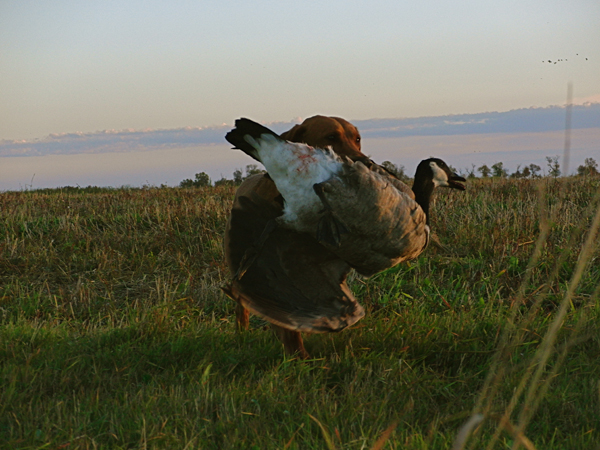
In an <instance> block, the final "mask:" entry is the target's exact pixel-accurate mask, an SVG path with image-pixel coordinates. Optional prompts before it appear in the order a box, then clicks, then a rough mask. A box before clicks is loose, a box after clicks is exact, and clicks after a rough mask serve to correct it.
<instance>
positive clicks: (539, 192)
mask: <svg viewBox="0 0 600 450" xmlns="http://www.w3.org/2000/svg"><path fill="white" fill-rule="evenodd" d="M599 191H600V179H598V178H583V177H577V178H575V177H573V178H566V179H556V180H555V179H549V178H545V179H541V180H497V179H494V180H475V181H472V182H470V183H469V186H468V190H467V191H466V192H454V191H441V192H439V193H438V194H437V197H436V201H435V204H434V206H433V217H432V228H433V230H434V231H435V233H436V234H437V236H438V241H439V243H438V244H437V245H431V246H430V247H429V249H428V250H427V251H426V252H425V253H424V254H423V255H421V256H420V257H419V259H417V260H416V261H412V262H411V263H410V264H402V265H400V266H397V267H395V268H392V269H389V270H387V271H385V272H383V273H380V274H378V275H375V276H373V277H371V278H370V279H362V278H359V277H356V276H352V279H351V285H352V288H353V290H354V292H355V294H356V295H357V298H359V300H360V302H361V303H362V304H363V306H365V309H366V310H367V315H366V317H365V318H364V319H363V320H362V321H360V322H358V324H357V325H356V326H354V327H352V328H351V329H350V330H346V331H344V332H342V333H339V334H328V335H310V336H307V337H306V339H305V341H306V347H307V350H308V351H309V352H310V354H311V355H312V357H313V359H312V360H309V361H305V362H303V361H297V360H294V359H290V358H286V357H285V356H284V355H283V352H282V348H281V345H280V344H279V343H278V341H277V340H276V339H275V337H274V336H273V334H272V333H271V331H270V330H269V329H268V327H267V326H266V324H265V322H264V321H262V320H260V319H258V318H252V320H251V330H250V331H248V332H244V333H237V332H236V331H235V326H234V322H235V320H234V314H233V309H234V305H233V302H231V301H230V300H228V299H227V298H225V297H224V295H223V294H222V293H221V291H220V286H221V285H222V284H223V283H224V282H225V281H226V280H227V278H228V276H229V274H228V272H227V269H226V266H225V264H224V261H223V254H222V248H221V246H222V233H223V229H224V225H225V221H226V219H227V214H228V211H229V208H230V206H231V201H232V198H233V193H234V191H233V189H232V188H230V187H218V188H206V189H189V190H188V189H176V188H161V189H153V188H146V189H93V188H90V189H74V188H70V189H57V190H43V191H31V192H5V193H0V217H1V220H0V448H11V449H13V448H14V449H37V448H48V449H59V448H68V449H75V448H77V449H79V448H82V449H83V448H90V449H93V448H106V449H120V448H122V449H125V448H156V449H162V448H173V449H182V448H189V449H192V448H203V449H237V448H239V449H282V448H288V449H325V448H328V449H332V448H335V449H363V448H364V449H369V448H389V449H450V448H452V446H453V442H454V441H455V439H456V436H457V435H458V434H459V432H460V431H461V430H463V431H466V429H465V428H464V425H465V423H466V422H467V421H468V420H469V418H470V417H472V416H473V415H474V414H482V416H483V418H484V420H483V421H482V422H481V424H480V425H479V426H478V427H475V428H473V429H471V430H470V433H469V434H468V437H469V439H468V441H467V443H466V445H465V446H464V447H457V448H471V449H480V448H482V449H483V448H490V449H492V448H494V449H496V448H497V449H501V448H537V449H588V448H589V449H598V448H599V444H598V443H599V442H600V332H599V331H600V330H599V329H600V313H599V308H598V306H599V290H600V288H599V286H600V263H599V261H600V250H599V249H598V240H599V239H598V234H597V231H596V232H595V234H594V235H593V236H592V237H589V233H590V229H591V228H593V227H594V226H597V223H596V222H595V221H594V220H595V217H596V214H597V212H596V211H597V209H598V205H599V199H598V192H599ZM586 240H587V244H586ZM519 445H520V446H521V447H519Z"/></svg>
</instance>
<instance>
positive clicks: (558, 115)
mask: <svg viewBox="0 0 600 450" xmlns="http://www.w3.org/2000/svg"><path fill="white" fill-rule="evenodd" d="M299 121H300V120H299V119H295V120H293V121H290V122H276V123H269V124H267V126H269V127H270V128H271V129H273V130H274V131H276V132H278V133H281V132H283V131H285V130H287V129H289V128H291V127H292V126H293V125H294V124H296V123H298V122H299ZM352 122H353V123H354V124H355V125H356V126H357V127H358V129H359V130H360V132H361V135H362V136H363V138H396V137H407V136H450V135H465V134H487V133H524V132H525V133H529V132H545V131H558V130H563V129H564V126H565V109H564V107H561V106H552V107H547V108H526V109H517V110H512V111H507V112H488V113H479V114H460V115H449V116H437V117H417V118H404V119H370V120H353V121H352ZM599 124H600V103H589V102H585V103H584V104H580V105H574V106H573V115H572V128H573V129H580V128H596V127H598V126H599ZM230 128H231V125H229V124H223V125H220V126H215V127H204V128H200V127H186V128H176V129H168V130H137V131H136V130H131V129H128V130H104V131H99V132H94V133H81V132H78V133H65V134H51V135H49V136H48V137H46V138H45V139H38V140H31V141H7V140H4V141H0V156H43V155H60V154H63V155H64V154H66V155H69V154H81V153H106V152H132V151H135V152H139V151H149V150H158V149H169V148H184V147H194V146H198V145H205V144H224V143H225V138H224V136H225V133H226V132H227V131H228V130H229V129H230Z"/></svg>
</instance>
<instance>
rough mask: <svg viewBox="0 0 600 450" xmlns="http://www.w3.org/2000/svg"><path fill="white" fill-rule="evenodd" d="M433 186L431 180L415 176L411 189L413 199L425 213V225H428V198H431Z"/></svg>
mask: <svg viewBox="0 0 600 450" xmlns="http://www.w3.org/2000/svg"><path fill="white" fill-rule="evenodd" d="M433 188H434V185H433V182H432V181H431V180H418V179H417V177H415V182H414V184H413V187H412V190H413V192H414V194H415V201H416V202H417V203H418V204H419V206H420V207H421V209H422V210H423V212H424V213H425V223H426V224H427V225H429V200H431V194H432V193H433Z"/></svg>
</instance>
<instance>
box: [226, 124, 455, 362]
mask: <svg viewBox="0 0 600 450" xmlns="http://www.w3.org/2000/svg"><path fill="white" fill-rule="evenodd" d="M227 140H228V141H229V142H231V143H232V144H233V145H234V146H235V147H236V148H240V149H242V150H243V151H245V152H246V153H248V154H250V155H251V156H253V157H254V158H256V159H258V160H261V161H262V162H263V164H265V166H266V168H267V170H268V171H269V176H263V175H258V176H255V177H252V178H251V179H248V180H246V181H245V182H244V184H243V185H242V186H241V187H240V189H239V190H238V192H237V194H236V199H235V201H234V206H233V209H232V214H231V217H230V220H229V222H228V225H227V230H226V234H225V254H226V259H227V262H228V265H229V267H230V270H231V271H232V273H234V274H236V276H234V278H233V280H232V281H231V283H230V284H229V285H228V286H226V287H224V288H223V290H224V291H225V292H226V293H227V295H228V296H230V297H231V298H233V299H234V300H236V301H237V302H238V305H239V306H240V307H241V308H248V309H250V310H251V311H252V312H254V313H256V314H258V315H260V316H263V317H265V318H266V319H267V320H269V321H270V322H271V323H274V324H276V325H278V326H280V327H281V328H280V329H279V332H278V334H279V335H280V338H281V339H282V341H283V343H284V346H285V348H286V351H287V352H288V353H295V352H296V351H297V352H299V353H300V355H301V356H303V357H306V356H307V354H306V351H305V350H304V347H303V343H302V338H301V335H300V333H299V332H300V331H311V332H327V331H340V330H342V329H344V328H346V327H347V326H349V325H352V324H353V323H355V322H356V321H358V320H359V319H360V318H361V317H362V316H363V315H364V310H363V308H362V307H361V305H360V304H358V302H357V301H356V299H355V298H354V296H353V295H352V292H351V291H350V289H349V288H348V286H347V284H346V277H347V275H348V273H349V271H350V269H351V267H354V268H356V269H357V270H358V271H359V272H360V273H363V274H372V273H375V272H377V271H379V270H383V269H385V268H387V267H390V266H392V265H394V264H397V263H398V262H399V261H401V260H404V259H408V258H412V257H416V256H417V255H418V254H419V253H420V252H421V251H422V250H423V249H424V247H425V245H426V243H427V234H428V226H427V222H428V217H427V213H428V210H429V208H428V205H429V196H430V195H431V192H432V191H433V189H434V188H435V187H436V186H447V187H452V188H456V189H464V186H462V185H461V184H460V183H458V182H459V181H465V180H464V178H461V177H458V176H456V175H455V174H453V173H452V172H451V171H450V170H449V169H448V167H447V166H446V164H445V163H444V162H443V161H441V160H439V159H430V160H426V161H424V162H422V163H421V164H420V166H419V168H420V169H421V170H419V169H418V170H417V175H418V177H416V179H417V180H420V179H421V178H423V180H424V181H422V182H421V181H419V182H418V183H417V182H416V183H415V186H414V191H415V193H416V194H414V193H413V190H411V189H410V188H408V187H407V186H406V185H404V184H403V183H401V182H400V181H399V180H397V179H396V178H394V177H392V176H390V175H388V173H387V172H386V171H385V170H384V169H382V168H381V167H379V166H377V165H372V167H371V168H367V167H365V166H364V165H363V164H362V163H358V162H357V163H353V162H352V161H350V160H347V159H342V158H339V157H336V155H334V154H333V152H331V151H329V150H327V149H325V150H319V149H312V148H310V147H308V146H302V145H296V144H290V143H288V142H286V141H284V140H282V139H280V138H279V136H277V135H276V134H275V133H273V132H272V131H270V130H268V129H267V128H265V127H262V126H261V125H258V124H256V123H255V122H252V121H249V120H247V119H240V120H238V121H236V128H235V129H234V130H232V132H230V133H228V135H227ZM290 145H291V147H290ZM285 148H287V149H288V150H287V153H288V155H287V156H284V157H283V159H284V160H285V161H286V163H285V164H284V165H283V167H282V165H281V164H279V163H278V162H277V157H276V156H278V155H279V156H281V155H280V153H281V152H282V149H285ZM269 152H271V155H270V153H269ZM294 152H295V153H296V154H298V155H300V156H299V157H298V158H297V160H296V161H294V160H293V158H291V156H290V155H291V154H294ZM358 153H359V155H358V157H357V158H356V159H358V160H363V157H364V155H363V154H362V153H360V151H359V152H358ZM265 154H266V156H265ZM286 158H287V159H286ZM290 158H291V159H290ZM364 158H366V157H364ZM273 160H275V161H274V163H273V164H271V163H272V162H273ZM315 161H316V162H320V163H321V164H323V165H325V166H326V167H324V168H323V167H318V168H315V167H310V164H309V163H315ZM367 164H368V161H367ZM305 165H309V167H304V166H305ZM290 167H293V168H294V170H292V171H291V172H292V175H293V176H292V178H294V177H296V178H297V179H299V182H298V184H297V185H296V186H291V187H290V186H288V185H287V184H289V180H287V182H286V177H287V176H288V175H286V173H289V172H290V170H289V169H290ZM296 169H300V170H296ZM304 169H306V170H304ZM332 175H334V176H332ZM302 177H304V178H302ZM282 179H283V181H280V180H282ZM344 180H346V181H345V182H346V183H348V182H350V183H352V182H353V181H354V182H355V184H356V186H357V192H361V189H360V188H358V187H359V186H362V191H365V190H366V191H367V192H368V193H369V192H370V195H371V196H375V199H377V198H384V199H387V200H388V202H387V205H388V206H391V207H392V209H393V208H394V206H395V207H397V209H398V210H401V209H402V208H400V207H399V206H398V205H401V204H403V203H405V204H406V205H409V207H408V210H409V211H410V212H409V213H406V212H402V211H400V215H402V214H404V215H405V216H406V217H407V218H408V219H410V220H408V222H410V223H411V226H412V228H411V226H409V227H407V230H409V231H410V232H412V233H416V235H417V237H418V239H415V240H414V242H413V243H414V245H413V247H412V248H411V250H410V251H409V252H407V253H406V254H401V255H400V256H398V255H397V254H394V255H385V254H383V257H381V255H380V256H379V259H378V260H377V259H376V260H374V261H371V262H369V260H368V259H367V260H365V259H361V258H363V257H364V255H365V252H366V254H368V253H371V254H373V253H377V251H375V252H373V251H372V250H371V249H369V246H368V245H365V242H366V243H367V244H368V243H369V242H373V241H379V242H380V243H383V244H385V242H386V238H385V235H384V238H383V239H382V238H381V235H377V234H376V235H375V236H369V235H368V233H367V235H365V236H361V233H364V232H365V230H366V231H369V229H370V228H371V229H372V228H373V227H372V226H370V225H369V224H373V222H375V223H376V226H380V227H381V223H386V225H384V228H386V229H387V230H388V231H389V229H390V228H392V225H391V224H393V223H394V222H393V220H392V219H393V217H392V219H390V218H389V217H387V218H385V219H378V220H375V221H373V217H377V216H373V215H371V213H372V209H371V212H369V209H368V208H367V209H366V210H364V208H363V209H362V210H361V209H360V208H359V210H358V213H359V214H358V215H357V214H356V213H355V212H350V211H352V210H351V209H347V208H348V207H347V204H348V203H350V204H351V206H350V208H354V207H356V205H357V204H358V205H359V204H361V203H368V202H369V201H372V199H370V200H368V201H365V199H364V198H363V199H362V201H356V197H353V195H356V194H353V195H349V194H348V193H349V192H350V190H349V189H348V188H347V187H346V188H344ZM348 180H349V181H348ZM357 180H358V181H357ZM417 180H416V181H417ZM273 181H275V183H273ZM286 183H287V184H286ZM280 184H281V185H282V186H280ZM315 184H316V185H317V186H316V187H315V188H313V185H315ZM298 186H301V189H303V190H304V191H303V192H304V194H302V195H299V194H298V192H296V191H298V190H299V188H298ZM365 186H366V187H365ZM368 186H370V187H368ZM392 186H393V187H395V188H396V189H392ZM278 188H279V190H278ZM378 189H379V190H380V191H381V192H383V194H381V193H379V194H378V192H379V191H378ZM344 190H345V193H346V194H344ZM420 190H421V191H423V192H424V193H426V192H429V194H428V195H425V194H423V195H422V194H421V193H419V191H420ZM280 191H281V194H280V193H279V192H280ZM286 195H287V196H286ZM282 196H283V199H285V200H283V199H282ZM303 196H304V198H303ZM306 197H309V200H308V201H307V199H306ZM415 197H416V198H419V199H420V201H421V202H423V204H422V205H421V204H417V203H415V202H414V200H413V198H415ZM288 198H291V201H288ZM352 198H354V200H352ZM399 199H400V200H399ZM284 201H285V205H284ZM385 205H386V204H385V203H384V206H381V205H380V206H379V207H377V206H373V205H369V207H371V208H373V207H374V208H376V209H377V208H379V212H382V211H383V210H384V209H385V208H386V206H385ZM323 209H325V212H322V211H323ZM361 211H362V212H361ZM365 211H367V212H365ZM360 214H362V219H361V217H360ZM299 216H300V220H298V217H299ZM388 216H389V215H388ZM323 217H326V218H327V219H326V220H325V222H323V220H321V219H323ZM274 221H276V222H277V223H278V224H279V225H280V226H275V227H269V224H273V222H274ZM323 223H325V224H326V225H327V226H325V227H324V228H332V227H333V228H336V229H338V231H339V232H340V233H339V234H340V236H338V237H337V239H335V238H334V239H331V236H329V235H328V233H324V234H322V235H320V236H318V235H317V234H319V233H318V231H317V229H318V228H319V225H320V224H323ZM361 227H362V228H361ZM321 228H323V227H322V226H321ZM399 228H401V227H399ZM263 230H268V232H266V233H265V232H264V231H263ZM361 230H362V231H361ZM330 231H331V230H330ZM410 232H409V233H408V234H410ZM329 234H332V233H329ZM333 234H336V233H333ZM319 237H321V238H322V239H321V241H322V243H319V242H318V241H317V239H318V238H319ZM395 239H396V240H398V242H400V239H399V238H395ZM387 240H388V241H389V238H388V239H387ZM249 242H252V243H257V244H256V245H253V244H249ZM357 242H358V243H359V244H360V245H356V243H357ZM357 247H358V248H362V249H366V250H361V251H359V252H356V248H357ZM390 247H393V246H390ZM396 250H397V249H396ZM361 252H362V255H361ZM249 253H250V254H252V257H251V258H250V259H251V263H250V264H248V258H247V256H248V254H249ZM379 253H381V251H379ZM396 253H397V251H396ZM245 264H246V265H247V266H246V267H244V268H243V270H242V271H240V268H241V266H244V265H245ZM281 334H284V336H283V337H282V336H281Z"/></svg>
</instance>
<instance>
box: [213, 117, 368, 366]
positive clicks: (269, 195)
mask: <svg viewBox="0 0 600 450" xmlns="http://www.w3.org/2000/svg"><path fill="white" fill-rule="evenodd" d="M281 137H282V138H284V139H286V140H288V141H291V142H302V143H305V144H308V145H311V146H313V147H319V148H325V147H331V148H332V149H333V151H335V152H336V153H337V154H339V155H343V156H347V157H349V158H350V159H352V160H354V161H369V158H368V157H367V156H366V155H364V154H363V153H362V152H361V142H360V140H361V139H360V133H359V132H358V129H357V128H356V127H355V126H354V125H352V124H351V123H350V122H348V121H346V120H344V119H341V118H339V117H326V116H313V117H310V118H308V119H306V120H305V121H304V122H302V123H301V124H299V125H295V126H294V127H293V128H291V129H290V130H288V131H286V132H284V133H282V134H281ZM282 211H283V201H282V198H281V195H280V194H279V192H278V191H277V188H276V187H275V183H273V181H272V180H271V179H270V178H269V177H268V176H266V175H255V176H253V177H250V178H248V179H246V180H245V181H244V182H243V183H242V184H241V185H240V187H239V188H238V190H237V192H236V196H235V200H234V205H233V208H232V211H231V216H230V217H229V220H228V222H227V227H226V229H225V237H224V247H225V259H226V261H227V265H228V266H229V269H230V271H231V273H232V275H234V274H236V273H237V272H238V269H239V268H240V265H241V263H242V260H243V258H244V257H245V255H246V254H247V252H248V251H249V249H250V248H251V247H252V246H253V245H254V243H255V242H256V240H257V239H258V238H259V237H260V235H261V233H262V232H263V229H264V227H265V224H266V223H267V222H268V221H269V220H271V219H274V218H275V217H277V216H279V215H280V214H281V213H282ZM290 239H294V237H293V236H291V235H290ZM323 251H324V252H325V250H324V249H323ZM234 276H235V275H234ZM343 278H344V279H345V276H344V277H343ZM223 290H224V292H225V293H226V294H227V295H228V296H230V297H231V298H233V299H234V300H235V301H236V302H238V305H237V307H236V321H237V325H238V327H239V328H240V329H247V328H248V324H249V312H248V310H247V309H246V308H245V307H244V306H243V305H242V302H241V299H240V295H239V294H238V293H237V291H236V289H235V288H234V286H233V283H232V284H231V285H230V286H227V287H225V288H223ZM266 318H267V319H269V318H268V317H266ZM272 327H273V328H274V330H275V333H276V335H277V337H278V338H279V339H280V340H281V342H282V343H283V345H284V348H285V351H286V353H288V354H290V355H293V354H298V355H299V356H300V357H302V358H307V357H308V353H307V352H306V350H305V348H304V344H303V341H302V335H301V334H300V332H299V331H295V330H290V329H286V328H283V327H281V326H278V325H275V324H272Z"/></svg>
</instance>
